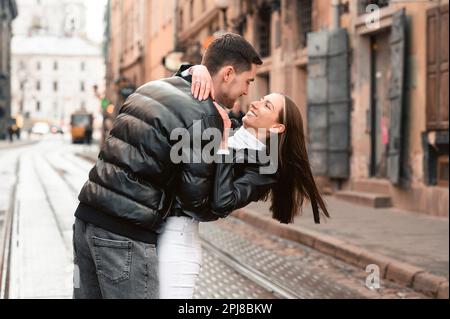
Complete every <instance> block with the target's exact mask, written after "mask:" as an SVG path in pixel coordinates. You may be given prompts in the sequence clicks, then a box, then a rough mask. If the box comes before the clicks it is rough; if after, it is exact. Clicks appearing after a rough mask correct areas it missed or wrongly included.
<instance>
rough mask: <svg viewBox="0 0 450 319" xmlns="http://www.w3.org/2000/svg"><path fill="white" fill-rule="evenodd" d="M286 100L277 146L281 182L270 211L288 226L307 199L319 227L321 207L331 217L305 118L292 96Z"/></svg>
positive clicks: (274, 191) (275, 187) (273, 196)
mask: <svg viewBox="0 0 450 319" xmlns="http://www.w3.org/2000/svg"><path fill="white" fill-rule="evenodd" d="M284 98H285V101H286V106H285V110H284V111H281V112H280V117H279V123H280V124H284V126H285V127H286V129H285V132H284V133H282V134H281V136H280V139H279V144H278V145H279V146H278V158H279V160H278V165H279V166H278V179H277V183H276V184H275V185H274V186H273V187H272V189H271V194H272V205H271V207H270V210H271V211H272V216H273V218H274V219H276V220H278V221H280V222H281V223H284V224H289V223H292V222H293V221H294V217H295V216H296V215H297V214H299V213H301V211H300V209H301V208H302V206H303V203H304V200H305V198H306V199H308V200H309V202H310V203H311V206H312V210H313V214H314V221H315V223H316V224H320V212H319V208H320V209H321V211H322V212H323V214H324V215H325V216H326V217H330V215H329V214H328V210H327V207H326V205H325V202H324V201H323V199H322V196H321V194H320V193H319V190H318V189H317V185H316V182H315V180H314V177H313V174H312V171H311V165H310V163H309V159H308V153H307V151H306V144H305V133H304V130H303V118H302V115H301V113H300V109H299V108H298V107H297V105H296V104H295V103H294V102H293V101H292V100H291V99H290V98H289V97H287V96H284Z"/></svg>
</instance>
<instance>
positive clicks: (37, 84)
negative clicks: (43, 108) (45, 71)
mask: <svg viewBox="0 0 450 319" xmlns="http://www.w3.org/2000/svg"><path fill="white" fill-rule="evenodd" d="M36 90H37V91H40V90H41V81H36Z"/></svg>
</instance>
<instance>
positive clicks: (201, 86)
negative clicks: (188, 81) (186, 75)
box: [190, 65, 215, 101]
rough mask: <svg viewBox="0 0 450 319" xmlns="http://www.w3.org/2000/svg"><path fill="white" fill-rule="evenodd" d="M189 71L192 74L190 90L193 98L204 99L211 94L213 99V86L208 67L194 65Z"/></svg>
mask: <svg viewBox="0 0 450 319" xmlns="http://www.w3.org/2000/svg"><path fill="white" fill-rule="evenodd" d="M190 73H191V74H192V87H191V92H192V95H193V96H194V98H196V99H198V100H199V101H204V100H207V99H208V97H209V96H210V95H211V98H212V99H213V100H214V99H215V96H214V86H213V81H212V78H211V74H209V71H208V69H207V68H206V67H205V66H204V65H194V66H193V67H192V68H191V70H190Z"/></svg>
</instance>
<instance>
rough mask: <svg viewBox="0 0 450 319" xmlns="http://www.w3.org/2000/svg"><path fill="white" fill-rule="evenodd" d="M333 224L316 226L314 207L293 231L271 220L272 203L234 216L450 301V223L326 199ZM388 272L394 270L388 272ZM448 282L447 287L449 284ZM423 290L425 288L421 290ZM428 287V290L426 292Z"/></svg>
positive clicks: (395, 210) (254, 205)
mask: <svg viewBox="0 0 450 319" xmlns="http://www.w3.org/2000/svg"><path fill="white" fill-rule="evenodd" d="M326 202H327V205H328V207H329V210H330V214H331V215H332V219H331V220H328V221H327V222H326V223H322V224H320V225H315V224H314V222H313V217H312V211H311V208H310V206H309V205H307V206H305V208H304V212H303V215H302V216H300V217H297V218H296V220H295V223H294V224H292V225H289V226H286V225H281V224H279V223H278V222H276V221H274V220H272V219H271V214H270V211H269V206H270V205H269V203H263V202H259V203H252V204H250V205H249V206H248V207H247V208H245V209H243V210H241V211H240V212H237V213H235V215H236V216H237V217H239V218H241V219H243V220H246V221H247V222H250V223H252V224H257V225H258V226H260V227H263V228H265V229H266V230H268V231H271V232H273V233H276V234H278V235H280V236H282V237H286V238H289V239H293V240H297V241H299V242H302V243H303V244H306V245H308V244H309V246H313V247H314V248H316V249H318V250H321V251H322V252H325V253H329V254H330V255H334V256H335V257H337V258H340V259H343V260H345V261H347V262H349V263H352V264H355V265H358V266H361V267H365V266H366V265H367V264H369V263H375V264H378V265H380V267H381V271H382V274H383V276H384V277H386V278H389V279H392V280H394V281H398V282H401V283H404V284H407V285H410V286H414V285H415V286H417V287H416V288H417V290H419V291H424V290H425V292H427V293H428V294H430V295H437V293H438V290H439V289H441V290H442V291H441V296H445V290H446V291H447V292H446V296H447V298H448V277H449V275H448V274H449V221H448V219H447V218H437V217H429V216H425V215H421V214H418V213H414V212H406V211H401V210H398V209H392V208H391V209H373V208H369V207H365V206H359V205H355V204H352V203H348V202H345V201H342V200H339V199H336V198H334V197H332V196H327V197H326ZM388 266H389V267H388ZM445 281H446V283H445ZM419 286H420V287H419ZM423 286H425V287H423Z"/></svg>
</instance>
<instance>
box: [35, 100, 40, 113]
mask: <svg viewBox="0 0 450 319" xmlns="http://www.w3.org/2000/svg"><path fill="white" fill-rule="evenodd" d="M40 111H41V102H40V101H36V112H40Z"/></svg>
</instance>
